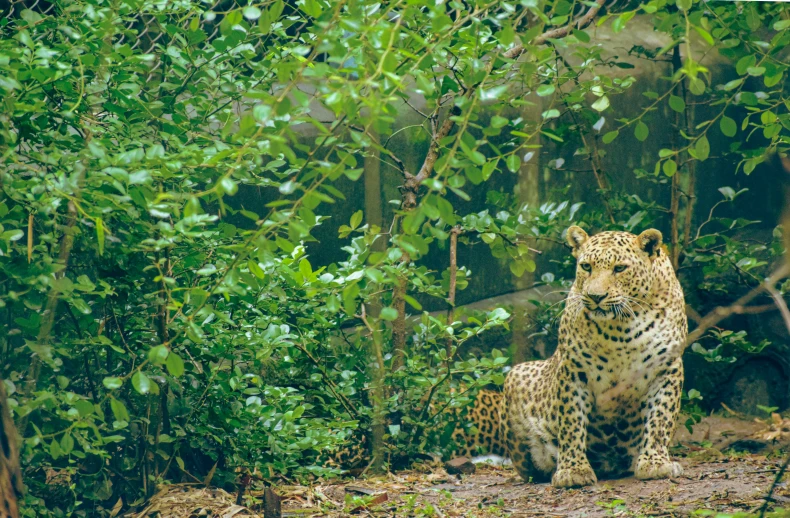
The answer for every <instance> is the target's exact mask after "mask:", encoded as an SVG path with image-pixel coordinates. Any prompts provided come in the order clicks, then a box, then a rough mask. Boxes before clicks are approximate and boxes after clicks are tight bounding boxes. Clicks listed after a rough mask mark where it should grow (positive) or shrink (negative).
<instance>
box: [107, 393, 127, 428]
mask: <svg viewBox="0 0 790 518" xmlns="http://www.w3.org/2000/svg"><path fill="white" fill-rule="evenodd" d="M110 409H111V410H112V415H113V416H115V420H116V421H126V422H129V412H128V411H127V410H126V405H124V404H123V403H121V402H120V401H118V400H117V399H115V398H110Z"/></svg>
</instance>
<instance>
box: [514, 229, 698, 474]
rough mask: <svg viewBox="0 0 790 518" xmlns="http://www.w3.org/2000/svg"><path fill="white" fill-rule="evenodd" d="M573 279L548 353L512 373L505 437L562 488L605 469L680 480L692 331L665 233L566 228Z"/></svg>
mask: <svg viewBox="0 0 790 518" xmlns="http://www.w3.org/2000/svg"><path fill="white" fill-rule="evenodd" d="M566 240H567V242H568V245H570V248H571V254H572V255H573V257H574V258H575V259H576V278H575V280H574V282H573V284H572V286H571V288H570V291H569V293H568V295H567V297H566V301H565V308H564V310H563V313H562V316H561V317H560V324H559V333H558V335H559V336H558V344H557V349H556V350H555V352H554V354H553V355H552V356H551V357H549V358H548V359H546V360H538V361H531V362H525V363H521V364H519V365H516V366H514V367H513V368H512V369H511V370H510V371H509V372H508V374H507V376H506V378H505V383H504V397H503V399H502V402H501V405H502V406H501V409H500V411H499V413H500V414H501V419H500V425H501V427H502V430H501V432H500V435H501V436H503V437H504V438H505V442H506V449H507V454H508V456H509V458H510V459H511V461H512V463H513V466H514V467H515V469H516V471H517V472H518V474H519V475H520V476H521V477H522V478H523V479H524V480H527V481H536V482H537V481H546V482H548V481H550V482H551V484H552V485H553V486H555V487H558V488H570V487H581V486H587V485H593V484H595V483H597V480H598V478H597V477H598V476H605V477H607V478H616V477H619V476H623V475H625V474H629V473H633V474H634V475H635V476H636V478H638V479H643V480H645V479H660V478H672V477H677V476H679V475H680V474H682V472H683V468H682V466H681V465H680V464H679V463H677V462H674V461H673V460H672V459H671V458H670V455H669V445H670V441H671V439H672V436H673V434H674V429H675V426H676V422H677V416H678V413H679V411H680V406H681V393H682V386H683V362H682V352H683V349H684V347H685V341H686V335H687V333H688V322H687V320H686V314H685V301H684V296H683V290H682V288H681V286H680V283H679V281H678V279H677V277H676V275H675V272H674V269H673V267H672V263H671V259H670V257H669V254H668V251H667V248H666V246H665V245H664V244H663V243H662V234H661V232H660V231H658V230H656V229H648V230H645V231H644V232H642V233H641V234H639V235H635V234H632V233H630V232H620V231H604V232H599V233H596V234H594V235H592V236H589V235H588V234H587V233H586V232H585V231H584V230H583V229H582V228H580V227H578V226H571V227H570V228H569V229H568V230H567V231H566Z"/></svg>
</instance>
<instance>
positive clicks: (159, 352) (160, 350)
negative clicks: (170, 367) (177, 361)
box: [135, 345, 170, 388]
mask: <svg viewBox="0 0 790 518" xmlns="http://www.w3.org/2000/svg"><path fill="white" fill-rule="evenodd" d="M169 353H170V351H169V350H168V349H167V347H165V346H164V345H157V346H156V347H152V348H151V350H150V351H148V361H150V362H151V363H153V364H154V365H162V364H163V363H165V360H167V355H168V354H169ZM135 388H137V387H135Z"/></svg>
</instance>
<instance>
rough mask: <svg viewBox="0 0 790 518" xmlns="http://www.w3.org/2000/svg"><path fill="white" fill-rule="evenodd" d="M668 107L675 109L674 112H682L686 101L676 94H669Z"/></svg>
mask: <svg viewBox="0 0 790 518" xmlns="http://www.w3.org/2000/svg"><path fill="white" fill-rule="evenodd" d="M669 107H670V108H672V109H673V110H675V111H676V112H680V113H682V112H683V111H685V109H686V102H685V101H684V100H683V98H681V97H678V96H677V95H670V96H669Z"/></svg>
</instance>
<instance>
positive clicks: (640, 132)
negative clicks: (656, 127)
mask: <svg viewBox="0 0 790 518" xmlns="http://www.w3.org/2000/svg"><path fill="white" fill-rule="evenodd" d="M649 134H650V129H649V128H648V127H647V124H645V123H644V122H642V121H641V120H640V121H639V122H638V123H637V124H636V127H635V128H634V136H635V137H636V139H637V140H638V141H639V142H644V141H645V140H647V136H648V135H649Z"/></svg>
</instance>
